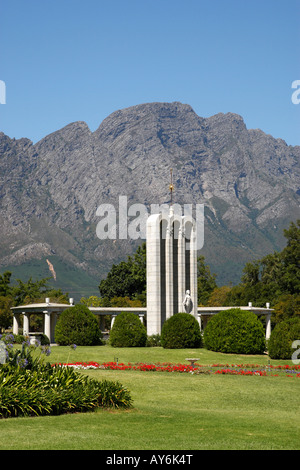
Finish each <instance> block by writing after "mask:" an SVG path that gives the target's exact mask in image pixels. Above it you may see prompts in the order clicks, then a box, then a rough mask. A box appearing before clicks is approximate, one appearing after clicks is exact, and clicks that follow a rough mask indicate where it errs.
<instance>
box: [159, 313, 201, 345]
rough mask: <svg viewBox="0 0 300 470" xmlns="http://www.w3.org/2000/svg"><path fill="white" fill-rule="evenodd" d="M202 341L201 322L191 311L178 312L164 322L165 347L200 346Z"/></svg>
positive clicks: (163, 338)
mask: <svg viewBox="0 0 300 470" xmlns="http://www.w3.org/2000/svg"><path fill="white" fill-rule="evenodd" d="M201 343H202V338H201V333H200V327H199V323H198V322H197V320H196V318H195V317H194V316H193V315H191V314H190V313H176V314H175V315H173V316H172V317H171V318H169V319H168V320H166V321H165V322H164V324H163V327H162V331H161V345H162V347H163V348H165V349H184V348H200V347H201Z"/></svg>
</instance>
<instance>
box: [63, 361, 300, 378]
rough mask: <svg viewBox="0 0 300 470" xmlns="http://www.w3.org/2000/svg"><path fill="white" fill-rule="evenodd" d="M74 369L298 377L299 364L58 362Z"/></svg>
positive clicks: (299, 374)
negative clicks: (192, 364)
mask: <svg viewBox="0 0 300 470" xmlns="http://www.w3.org/2000/svg"><path fill="white" fill-rule="evenodd" d="M59 365H61V366H65V367H73V368H74V369H104V370H140V371H144V372H181V373H192V374H228V375H255V376H278V375H281V376H282V375H285V376H287V377H300V365H292V366H291V365H275V366H274V365H266V366H263V365H261V364H231V365H230V364H212V365H207V366H204V365H199V364H195V365H194V366H191V365H188V364H172V363H169V362H164V363H156V364H145V363H140V362H137V363H134V364H132V363H130V362H129V363H128V364H124V363H123V362H103V363H101V364H100V363H98V362H93V361H91V362H72V363H64V364H59Z"/></svg>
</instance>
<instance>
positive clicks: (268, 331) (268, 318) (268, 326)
mask: <svg viewBox="0 0 300 470" xmlns="http://www.w3.org/2000/svg"><path fill="white" fill-rule="evenodd" d="M270 336H271V313H268V314H267V316H266V339H270Z"/></svg>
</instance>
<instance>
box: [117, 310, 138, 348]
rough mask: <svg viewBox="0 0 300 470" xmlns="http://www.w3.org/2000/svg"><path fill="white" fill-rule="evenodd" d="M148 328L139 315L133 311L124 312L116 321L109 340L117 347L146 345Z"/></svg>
mask: <svg viewBox="0 0 300 470" xmlns="http://www.w3.org/2000/svg"><path fill="white" fill-rule="evenodd" d="M146 341H147V330H146V328H145V326H144V325H143V324H142V322H141V320H140V319H139V317H138V316H137V315H136V314H135V313H132V312H122V313H120V315H118V316H117V317H116V319H115V321H114V324H113V327H112V329H111V331H110V335H109V342H110V344H111V345H112V346H114V347H117V348H131V347H141V346H145V345H146Z"/></svg>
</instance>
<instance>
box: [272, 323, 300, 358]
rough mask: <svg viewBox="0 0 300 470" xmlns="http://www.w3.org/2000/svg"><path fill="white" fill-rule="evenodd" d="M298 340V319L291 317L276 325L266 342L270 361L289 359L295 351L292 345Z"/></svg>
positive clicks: (299, 330)
mask: <svg viewBox="0 0 300 470" xmlns="http://www.w3.org/2000/svg"><path fill="white" fill-rule="evenodd" d="M295 340H300V318H298V317H293V318H289V319H288V320H284V321H282V322H280V323H277V325H276V326H275V328H274V330H273V331H272V333H271V336H270V339H269V341H268V354H269V356H270V358H271V359H291V357H292V354H293V352H295V349H293V348H292V343H293V341H295Z"/></svg>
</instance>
